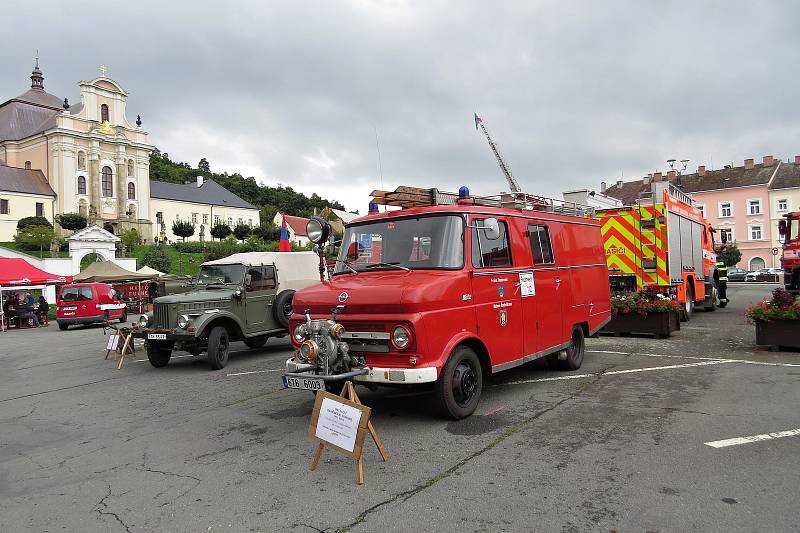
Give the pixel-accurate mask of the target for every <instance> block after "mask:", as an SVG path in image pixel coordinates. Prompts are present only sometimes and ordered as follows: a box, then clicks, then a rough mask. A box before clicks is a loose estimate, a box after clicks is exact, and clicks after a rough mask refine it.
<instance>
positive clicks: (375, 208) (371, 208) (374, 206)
mask: <svg viewBox="0 0 800 533" xmlns="http://www.w3.org/2000/svg"><path fill="white" fill-rule="evenodd" d="M369 212H370V213H377V212H378V204H375V203H372V202H370V203H369Z"/></svg>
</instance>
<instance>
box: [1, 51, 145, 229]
mask: <svg viewBox="0 0 800 533" xmlns="http://www.w3.org/2000/svg"><path fill="white" fill-rule="evenodd" d="M30 78H31V88H30V89H29V90H28V91H26V92H24V93H23V94H21V95H19V96H17V97H14V98H11V99H10V100H7V101H5V102H3V103H2V104H0V233H2V234H0V241H9V240H11V237H12V236H13V230H15V229H16V224H14V225H13V228H12V227H11V225H10V224H4V221H5V222H9V220H19V219H20V218H22V217H26V216H35V215H42V216H46V217H47V218H48V219H49V220H51V221H52V219H53V216H54V215H57V214H60V213H77V212H79V213H82V214H84V215H85V216H86V217H87V218H88V221H89V224H90V225H91V224H97V225H98V226H101V227H103V228H105V229H106V230H108V231H111V232H112V233H115V234H119V233H120V232H122V231H124V230H126V229H128V228H136V229H137V230H139V232H140V233H141V234H142V236H143V237H144V238H146V239H151V238H152V236H153V230H152V222H151V213H150V210H151V209H150V179H149V174H150V159H149V157H150V153H151V152H152V151H153V146H152V145H151V144H150V143H149V142H148V133H147V131H146V130H144V129H143V128H142V122H141V120H140V119H139V117H138V116H137V118H136V121H135V123H131V122H130V121H129V120H128V117H127V115H126V109H125V105H126V98H127V96H128V93H127V92H125V90H124V89H123V88H122V87H121V86H120V85H119V84H118V83H117V82H115V81H114V80H112V79H111V78H109V77H108V76H106V70H105V67H101V69H100V76H99V77H97V78H94V79H92V80H89V81H81V82H80V83H79V84H78V85H79V87H80V102H79V103H74V104H71V103H70V102H69V100H68V99H67V98H63V99H62V98H61V97H59V96H55V95H53V94H50V93H48V92H47V91H45V86H44V75H43V73H42V70H41V69H40V68H39V60H38V58H37V59H36V65H35V67H34V69H33V72H32V73H31V77H30ZM28 211H30V212H28ZM5 219H9V220H5ZM9 230H11V231H12V233H11V235H7V233H8V231H9Z"/></svg>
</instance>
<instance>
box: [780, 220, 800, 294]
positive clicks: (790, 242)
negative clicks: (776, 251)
mask: <svg viewBox="0 0 800 533" xmlns="http://www.w3.org/2000/svg"><path fill="white" fill-rule="evenodd" d="M784 217H785V218H786V220H781V221H779V222H778V234H779V235H780V236H781V240H783V255H782V256H781V267H782V268H783V284H784V286H785V287H786V290H787V291H792V292H800V211H798V212H794V213H788V214H786V215H784Z"/></svg>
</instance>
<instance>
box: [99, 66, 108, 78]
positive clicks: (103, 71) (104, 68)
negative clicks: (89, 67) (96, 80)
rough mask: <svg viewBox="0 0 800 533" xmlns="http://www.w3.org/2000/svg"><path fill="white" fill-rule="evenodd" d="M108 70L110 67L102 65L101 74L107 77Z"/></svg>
mask: <svg viewBox="0 0 800 533" xmlns="http://www.w3.org/2000/svg"><path fill="white" fill-rule="evenodd" d="M107 70H108V69H107V68H106V66H105V65H100V75H101V76H103V77H104V78H105V77H106V71H107Z"/></svg>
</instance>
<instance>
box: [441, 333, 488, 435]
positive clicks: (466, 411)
mask: <svg viewBox="0 0 800 533" xmlns="http://www.w3.org/2000/svg"><path fill="white" fill-rule="evenodd" d="M482 390H483V371H482V369H481V362H480V360H479V359H478V356H477V355H475V352H474V351H473V350H472V349H471V348H468V347H467V346H459V347H457V348H456V349H455V350H453V353H451V354H450V358H449V359H448V360H447V363H445V365H444V367H443V368H442V372H441V375H440V376H439V379H438V380H437V381H436V387H435V392H434V394H435V397H436V402H437V404H438V407H439V411H440V412H441V414H442V415H443V416H445V417H447V418H452V419H453V420H459V419H461V418H465V417H468V416H469V415H471V414H472V413H474V412H475V408H476V407H478V401H479V400H480V397H481V391H482Z"/></svg>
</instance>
